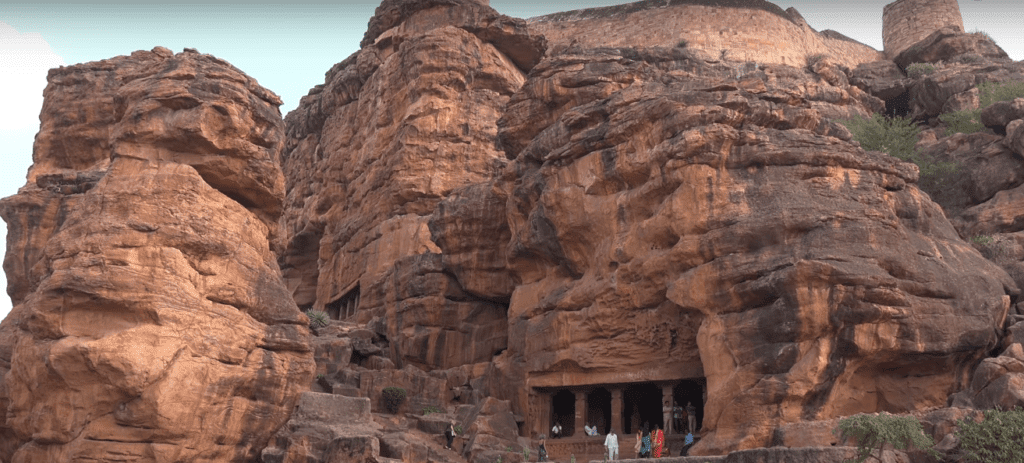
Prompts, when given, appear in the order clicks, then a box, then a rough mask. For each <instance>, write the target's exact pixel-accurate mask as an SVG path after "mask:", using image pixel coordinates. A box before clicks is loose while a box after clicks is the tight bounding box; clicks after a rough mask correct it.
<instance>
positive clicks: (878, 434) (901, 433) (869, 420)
mask: <svg viewBox="0 0 1024 463" xmlns="http://www.w3.org/2000/svg"><path fill="white" fill-rule="evenodd" d="M833 432H834V433H835V434H836V435H838V436H839V438H840V439H843V440H846V439H853V440H855V441H857V458H855V459H853V460H852V461H854V462H856V463H863V462H864V461H865V460H867V459H868V458H869V457H872V456H874V457H875V459H877V460H878V461H882V450H883V448H884V447H885V446H886V445H891V446H892V447H893V448H895V449H899V450H908V449H917V450H920V451H923V452H925V453H927V454H929V455H931V456H933V457H936V458H938V457H939V452H937V451H935V449H934V448H933V447H935V442H934V441H932V438H931V437H929V436H927V435H926V434H925V433H924V429H923V428H922V427H921V422H920V421H918V420H917V418H914V417H912V416H897V415H890V414H888V413H884V412H883V413H880V414H877V415H865V414H859V415H854V416H848V417H846V418H843V419H841V420H839V426H837V427H836V429H835V430H834V431H833ZM876 451H877V455H872V453H875V452H876Z"/></svg>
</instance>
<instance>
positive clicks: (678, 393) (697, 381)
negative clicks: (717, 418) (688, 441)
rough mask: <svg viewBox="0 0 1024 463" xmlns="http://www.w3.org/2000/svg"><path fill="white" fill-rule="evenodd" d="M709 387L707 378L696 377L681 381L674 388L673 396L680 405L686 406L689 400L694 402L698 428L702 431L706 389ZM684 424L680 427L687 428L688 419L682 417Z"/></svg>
mask: <svg viewBox="0 0 1024 463" xmlns="http://www.w3.org/2000/svg"><path fill="white" fill-rule="evenodd" d="M706 388H707V379H705V378H694V379H686V380H683V381H680V382H679V384H676V385H675V387H673V388H672V398H673V399H674V400H675V401H676V403H677V404H679V406H680V407H683V408H684V409H685V408H686V404H687V402H689V403H691V404H693V407H694V409H696V410H697V413H695V415H696V416H697V422H696V430H697V431H700V428H701V423H702V422H703V421H704V390H705V389H706ZM681 424H682V426H683V427H681V428H678V429H683V430H685V429H687V427H688V424H687V419H686V418H683V419H682V423H681Z"/></svg>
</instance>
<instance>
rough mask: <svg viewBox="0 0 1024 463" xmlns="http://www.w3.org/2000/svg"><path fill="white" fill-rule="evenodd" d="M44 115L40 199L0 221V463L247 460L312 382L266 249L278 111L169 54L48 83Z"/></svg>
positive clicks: (29, 197) (252, 88)
mask: <svg viewBox="0 0 1024 463" xmlns="http://www.w3.org/2000/svg"><path fill="white" fill-rule="evenodd" d="M68 95H71V96H79V95H81V96H84V97H83V98H69V97H68ZM45 97H46V102H47V104H46V105H45V109H44V111H43V115H42V117H41V119H42V120H43V129H42V131H41V134H40V136H39V137H38V138H37V149H36V160H35V161H36V162H35V164H34V166H33V168H32V171H31V175H30V177H32V178H33V179H34V182H30V184H29V185H27V186H26V187H25V188H23V189H22V190H21V192H20V193H19V194H18V195H16V196H13V197H10V198H6V199H4V200H3V201H2V202H0V213H2V214H3V217H4V219H5V220H6V221H7V222H8V224H9V226H10V228H11V230H12V237H11V238H12V239H10V240H9V249H8V254H7V262H14V264H13V265H5V267H6V270H7V271H8V278H9V280H11V282H12V283H11V287H12V288H13V289H14V291H13V292H12V296H14V299H15V303H16V304H17V305H16V306H15V307H14V310H13V311H12V313H11V316H10V317H8V319H7V320H5V323H4V324H3V326H2V327H0V332H2V336H0V340H2V342H3V348H2V349H0V352H2V356H3V360H4V362H3V363H2V364H0V366H3V367H5V368H4V369H3V372H4V373H6V374H5V375H4V376H3V378H2V379H0V394H2V397H0V402H2V404H3V405H4V406H5V407H4V408H5V410H6V419H5V421H4V423H3V424H2V428H0V433H2V435H3V436H4V437H5V439H4V442H3V444H0V460H4V461H78V460H96V461H114V460H121V459H126V458H127V459H130V460H132V461H253V459H254V458H255V457H256V455H257V452H258V451H259V450H261V449H262V448H263V447H264V446H265V445H266V442H267V440H268V439H269V438H270V436H271V435H272V434H273V433H274V432H275V431H276V429H277V428H278V427H280V426H281V425H282V424H283V423H284V422H285V421H286V420H287V419H288V416H289V414H290V412H291V408H292V406H293V405H294V403H295V401H296V399H297V396H298V393H299V392H300V391H301V390H302V389H305V388H306V387H307V385H308V384H309V380H310V379H311V376H312V372H313V368H314V364H313V361H312V354H311V352H310V347H309V339H308V338H309V332H308V328H307V327H306V326H305V324H306V323H307V320H306V318H305V317H304V316H303V315H302V314H301V313H300V312H299V311H298V309H297V308H296V306H295V303H294V302H293V300H292V298H291V296H290V294H289V292H288V291H287V289H286V288H285V287H284V285H283V284H282V282H281V279H280V271H279V270H278V268H277V264H276V258H275V256H274V254H273V253H272V252H271V250H270V247H269V238H270V237H271V236H272V234H273V231H274V230H275V228H276V219H277V217H278V216H279V214H280V211H281V203H282V199H283V186H284V182H283V176H282V174H281V172H280V170H279V168H278V167H277V158H278V155H279V151H280V147H281V141H282V138H283V124H282V121H281V119H280V113H279V112H278V110H277V105H279V104H280V100H279V99H277V97H276V96H274V95H273V94H272V93H270V92H269V91H267V90H264V89H263V88H262V87H259V85H258V84H257V83H256V82H255V81H254V80H252V79H251V78H249V77H247V76H245V74H243V73H241V72H240V71H238V70H237V69H235V68H233V67H231V66H230V65H229V64H227V63H225V62H224V61H221V60H219V59H216V58H213V57H211V56H208V55H199V54H198V53H195V52H194V51H186V52H185V53H182V54H178V55H172V54H171V53H170V52H169V51H168V50H166V49H155V50H154V51H153V52H136V53H135V54H133V55H132V56H131V57H118V58H114V59H112V60H109V61H101V62H96V63H86V64H83V65H79V66H72V67H67V68H61V69H59V70H55V71H52V72H51V74H50V84H49V86H48V87H47V89H46V91H45ZM54 101H58V102H61V104H59V105H57V104H54V103H53V102H54ZM96 105H98V106H99V107H100V109H103V108H105V109H106V110H102V111H96V112H95V113H94V112H92V111H93V110H92V109H84V108H95V107H96ZM104 105H105V106H104ZM76 108H83V109H84V110H83V111H77V110H76ZM70 115H76V116H75V117H78V119H75V121H74V123H73V124H64V123H62V122H61V121H63V120H66V119H67V118H69V117H71V116H70ZM104 134H107V135H106V137H104ZM63 141H67V142H68V143H67V144H68V145H69V146H74V145H76V144H80V145H82V146H84V147H87V148H89V149H87V150H84V151H82V152H67V151H61V149H60V148H58V147H60V146H64V145H65V144H64V143H63ZM77 154H80V155H81V156H77ZM107 156H109V158H108V157H107ZM8 368H9V371H8Z"/></svg>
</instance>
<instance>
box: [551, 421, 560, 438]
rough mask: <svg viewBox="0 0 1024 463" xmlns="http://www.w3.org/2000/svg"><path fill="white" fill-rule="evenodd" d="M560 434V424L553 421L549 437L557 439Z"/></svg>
mask: <svg viewBox="0 0 1024 463" xmlns="http://www.w3.org/2000/svg"><path fill="white" fill-rule="evenodd" d="M561 436H562V425H560V424H558V423H555V425H554V426H552V427H551V437H553V438H555V439H557V438H559V437H561Z"/></svg>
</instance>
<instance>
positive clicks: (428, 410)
mask: <svg viewBox="0 0 1024 463" xmlns="http://www.w3.org/2000/svg"><path fill="white" fill-rule="evenodd" d="M443 411H444V410H441V409H440V408H438V407H435V406H433V405H427V406H426V407H423V416H427V415H429V414H431V413H441V412H443Z"/></svg>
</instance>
